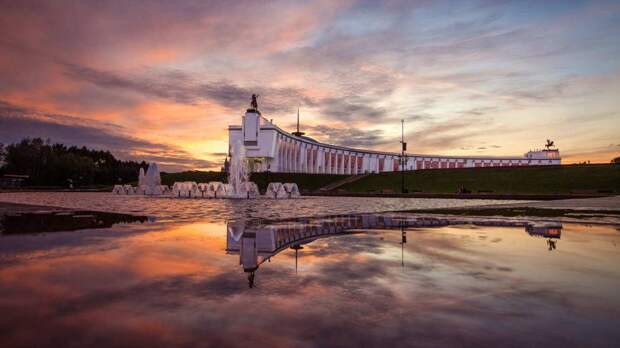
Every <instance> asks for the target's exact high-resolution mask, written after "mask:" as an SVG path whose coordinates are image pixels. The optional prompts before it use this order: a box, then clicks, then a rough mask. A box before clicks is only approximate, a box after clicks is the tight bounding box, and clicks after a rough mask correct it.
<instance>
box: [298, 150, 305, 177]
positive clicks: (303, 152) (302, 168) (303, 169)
mask: <svg viewBox="0 0 620 348" xmlns="http://www.w3.org/2000/svg"><path fill="white" fill-rule="evenodd" d="M299 153H300V154H301V156H299V163H300V164H301V165H300V166H299V172H300V173H305V172H306V144H304V143H299Z"/></svg>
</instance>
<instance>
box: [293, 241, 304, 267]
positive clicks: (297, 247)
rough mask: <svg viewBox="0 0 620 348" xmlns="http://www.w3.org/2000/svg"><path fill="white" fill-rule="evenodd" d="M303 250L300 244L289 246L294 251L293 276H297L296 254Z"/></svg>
mask: <svg viewBox="0 0 620 348" xmlns="http://www.w3.org/2000/svg"><path fill="white" fill-rule="evenodd" d="M303 248H304V247H302V246H301V244H294V245H292V246H291V249H294V250H295V274H297V252H298V251H299V250H301V249H303Z"/></svg>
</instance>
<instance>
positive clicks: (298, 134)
mask: <svg viewBox="0 0 620 348" xmlns="http://www.w3.org/2000/svg"><path fill="white" fill-rule="evenodd" d="M304 134H306V133H304V132H300V131H299V107H298V108H297V132H293V135H294V136H298V137H300V136H302V135H304Z"/></svg>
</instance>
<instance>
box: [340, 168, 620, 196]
mask: <svg viewBox="0 0 620 348" xmlns="http://www.w3.org/2000/svg"><path fill="white" fill-rule="evenodd" d="M461 186H464V187H465V188H467V189H468V190H471V191H472V192H473V193H477V192H486V193H496V194H570V193H616V194H620V166H619V165H611V164H600V165H565V166H549V167H542V166H541V167H500V168H464V169H431V170H419V171H411V172H406V173H405V187H406V188H407V189H408V190H409V192H425V193H455V192H457V190H458V189H459V188H460V187H461ZM338 189H341V190H345V191H348V192H382V191H387V192H389V191H393V192H400V190H401V173H381V174H373V175H369V176H367V177H365V178H362V179H361V180H358V181H355V182H352V183H350V184H346V185H344V186H341V187H339V188H338Z"/></svg>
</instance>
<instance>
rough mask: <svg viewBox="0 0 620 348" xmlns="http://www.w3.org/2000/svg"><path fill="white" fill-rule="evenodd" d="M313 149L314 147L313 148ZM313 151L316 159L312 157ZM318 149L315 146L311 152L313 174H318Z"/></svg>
mask: <svg viewBox="0 0 620 348" xmlns="http://www.w3.org/2000/svg"><path fill="white" fill-rule="evenodd" d="M313 147H314V146H313ZM314 151H316V157H315V156H314ZM319 158H320V157H319V147H318V146H316V147H315V148H314V149H313V150H312V161H313V162H312V165H313V166H314V171H313V173H316V174H318V173H319Z"/></svg>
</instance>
